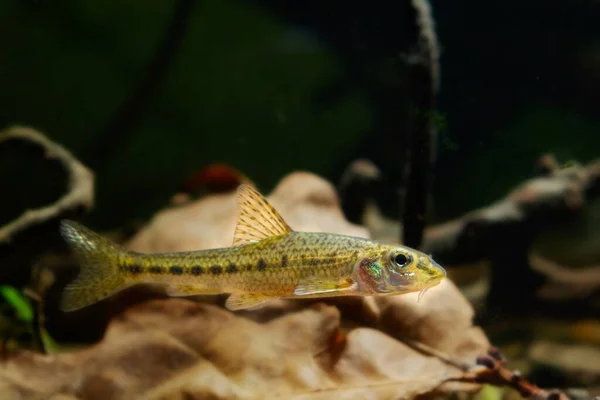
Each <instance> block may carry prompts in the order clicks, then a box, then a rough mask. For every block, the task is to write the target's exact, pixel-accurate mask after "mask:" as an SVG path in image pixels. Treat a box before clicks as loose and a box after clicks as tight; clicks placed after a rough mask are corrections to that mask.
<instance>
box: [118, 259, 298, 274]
mask: <svg viewBox="0 0 600 400" xmlns="http://www.w3.org/2000/svg"><path fill="white" fill-rule="evenodd" d="M287 266H288V257H287V256H286V255H284V256H283V257H282V258H281V267H282V268H287ZM243 269H244V270H245V271H246V272H250V271H252V270H253V266H252V265H246V266H245V267H243ZM265 269H267V262H266V261H265V260H264V259H263V258H259V259H258V261H257V262H256V270H257V271H259V272H262V271H264V270H265ZM119 270H120V271H121V272H124V273H129V274H133V275H138V274H141V273H144V272H147V273H150V274H157V275H160V274H171V275H183V274H184V273H186V272H187V273H189V274H191V275H202V274H204V273H205V272H208V273H210V274H212V275H221V274H223V272H225V273H228V274H235V273H238V272H240V268H238V266H237V265H236V264H234V263H229V265H227V267H226V268H223V267H222V266H220V265H211V266H210V267H208V268H203V267H201V266H199V265H194V266H193V267H191V268H183V267H181V266H178V265H172V266H170V267H168V268H165V267H160V266H151V267H148V268H147V269H145V268H144V267H143V266H141V265H138V264H129V265H121V267H120V268H119Z"/></svg>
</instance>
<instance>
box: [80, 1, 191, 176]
mask: <svg viewBox="0 0 600 400" xmlns="http://www.w3.org/2000/svg"><path fill="white" fill-rule="evenodd" d="M197 2H198V1H197V0H178V1H177V2H176V3H175V6H174V10H173V15H172V17H171V21H170V23H169V25H168V26H167V28H166V30H165V34H164V36H163V39H162V42H161V43H160V44H159V45H158V47H157V49H156V51H155V53H154V55H153V56H152V58H151V59H150V61H149V62H148V66H147V67H146V70H145V72H144V73H142V77H141V79H140V81H139V82H138V84H137V85H136V86H135V88H134V89H133V91H132V92H131V94H130V95H129V97H128V98H126V99H125V101H124V102H123V103H122V104H121V106H120V107H119V109H118V110H117V112H116V114H115V115H114V117H113V118H112V120H110V121H109V122H108V124H107V125H106V127H105V128H104V129H103V132H101V133H100V134H99V135H98V136H97V137H98V140H97V141H93V142H92V143H91V145H90V146H89V147H88V149H87V151H86V152H85V153H84V156H83V159H84V160H86V163H87V164H88V165H90V166H91V167H92V168H93V169H97V168H98V167H99V165H101V164H102V163H103V162H104V161H105V160H107V159H109V158H110V157H111V155H112V152H113V151H114V150H115V149H118V148H119V147H121V145H122V144H123V143H124V142H125V141H126V139H127V135H126V134H127V133H131V132H133V131H134V129H135V126H136V124H138V123H139V121H140V120H141V118H142V116H143V114H144V112H145V111H146V109H147V108H148V106H149V105H150V104H151V103H152V101H153V99H154V98H155V96H156V94H157V92H158V91H159V89H160V87H161V86H162V84H163V82H164V81H165V79H166V77H167V76H168V73H169V71H170V69H171V66H172V65H173V62H174V60H175V56H176V54H177V52H178V51H179V49H180V48H181V44H182V42H183V39H184V37H185V35H186V33H187V30H188V27H189V21H190V19H191V16H192V10H193V8H194V6H195V5H196V4H197Z"/></svg>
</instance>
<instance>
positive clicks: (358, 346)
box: [0, 299, 461, 399]
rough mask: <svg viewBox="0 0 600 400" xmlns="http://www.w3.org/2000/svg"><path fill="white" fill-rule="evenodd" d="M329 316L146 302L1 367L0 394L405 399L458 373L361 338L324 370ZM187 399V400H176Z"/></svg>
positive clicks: (321, 310) (331, 310)
mask: <svg viewBox="0 0 600 400" xmlns="http://www.w3.org/2000/svg"><path fill="white" fill-rule="evenodd" d="M339 329H340V314H339V311H338V310H337V309H336V308H335V307H332V306H325V305H322V304H321V305H314V306H313V307H308V308H306V309H304V310H302V311H297V312H294V313H289V314H287V315H284V316H282V317H280V318H277V319H274V320H272V321H271V322H269V323H266V324H259V323H256V322H254V321H251V320H248V319H246V318H243V317H240V316H236V315H234V314H232V313H230V312H228V311H226V310H223V309H220V308H218V307H215V306H211V305H203V304H197V303H194V302H191V301H187V300H182V299H169V300H155V301H150V302H148V303H145V304H142V305H138V306H136V307H134V308H131V309H129V310H128V311H126V312H125V313H124V314H123V315H122V316H120V317H119V318H116V319H115V320H113V322H112V323H111V325H110V327H109V329H108V331H107V333H106V335H105V337H104V339H103V340H102V341H101V342H100V343H98V344H97V345H95V346H92V347H90V348H87V349H83V350H78V351H74V352H71V353H62V354H58V355H52V356H42V355H39V354H34V353H30V352H24V353H22V354H20V355H19V356H17V357H14V358H12V359H10V360H9V361H6V362H5V363H4V364H3V368H2V373H1V375H0V384H3V385H4V386H5V387H6V390H7V391H6V392H4V393H26V396H32V395H33V397H32V398H35V396H40V398H41V397H44V396H50V395H56V394H61V395H66V396H78V397H81V398H85V399H128V398H134V397H135V398H139V396H140V395H142V394H143V396H144V398H149V399H161V398H232V399H238V398H239V399H248V398H264V397H265V396H268V397H269V398H276V397H284V398H331V397H330V396H333V395H334V394H335V398H357V397H361V398H362V397H364V396H368V397H373V396H376V398H394V399H396V398H413V397H414V396H416V395H419V394H422V393H426V392H428V391H431V390H432V389H435V388H436V387H437V386H439V384H440V383H441V382H443V381H444V380H446V379H448V378H456V377H458V376H460V375H461V371H460V370H458V369H456V368H454V367H452V366H450V365H447V364H445V363H444V362H442V361H440V360H439V359H436V358H435V357H426V356H424V355H423V354H421V353H420V352H418V351H416V350H414V349H412V348H411V347H409V346H407V345H405V344H403V343H402V342H399V341H397V340H395V339H394V338H392V337H390V336H388V335H386V334H384V333H382V332H380V331H377V330H375V329H371V328H359V329H355V330H353V331H352V332H350V334H349V335H348V337H347V339H346V346H345V348H344V349H343V351H342V353H341V355H340V356H339V359H338V360H337V362H335V363H334V364H333V365H332V364H331V363H330V362H329V360H328V357H329V356H331V352H330V350H329V346H330V343H331V338H332V336H334V335H336V334H337V332H338V331H339ZM185 396H188V397H185Z"/></svg>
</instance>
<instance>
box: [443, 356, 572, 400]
mask: <svg viewBox="0 0 600 400" xmlns="http://www.w3.org/2000/svg"><path fill="white" fill-rule="evenodd" d="M477 364H478V365H480V366H482V367H483V368H479V369H477V370H476V371H473V372H469V373H467V374H465V375H464V376H462V377H461V378H458V379H450V380H458V381H460V382H473V383H489V384H492V385H496V386H507V387H512V388H513V389H515V390H517V391H518V392H519V394H520V395H521V396H523V397H524V398H526V399H535V400H568V399H569V398H568V397H567V395H566V394H564V393H563V392H561V391H559V390H545V389H542V388H540V387H538V386H536V385H534V384H533V383H531V382H529V381H528V380H527V379H525V378H523V377H522V376H521V375H520V374H519V373H518V372H515V371H511V370H509V369H508V368H506V366H505V359H504V357H502V355H501V354H500V352H499V351H498V350H497V349H496V348H495V347H491V348H490V350H489V351H488V354H486V355H483V356H480V357H478V359H477Z"/></svg>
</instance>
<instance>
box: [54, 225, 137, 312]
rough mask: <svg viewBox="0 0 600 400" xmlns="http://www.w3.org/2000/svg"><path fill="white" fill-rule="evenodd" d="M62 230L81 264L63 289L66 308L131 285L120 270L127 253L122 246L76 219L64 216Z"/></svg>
mask: <svg viewBox="0 0 600 400" xmlns="http://www.w3.org/2000/svg"><path fill="white" fill-rule="evenodd" d="M60 233H61V235H62V237H63V238H64V240H65V241H66V242H67V243H68V245H69V247H70V248H71V249H72V250H73V252H74V254H75V257H76V260H77V261H78V263H79V268H80V269H79V274H78V275H77V277H76V278H75V279H74V280H73V281H72V282H70V283H69V284H67V286H66V287H65V289H64V292H63V295H62V298H61V300H60V308H61V309H62V310H63V311H74V310H77V309H80V308H83V307H86V306H88V305H90V304H93V303H96V302H98V301H100V300H102V299H104V298H106V297H108V296H110V295H111V294H114V293H116V292H118V291H120V290H122V289H124V288H125V287H127V286H128V285H127V283H126V282H125V278H124V276H123V274H121V273H120V271H119V264H120V260H121V259H122V258H124V257H127V252H126V251H125V250H123V249H122V248H121V247H120V246H118V245H117V244H116V243H113V242H111V241H110V240H108V239H105V238H103V237H102V236H100V235H98V234H97V233H95V232H92V231H91V230H89V229H88V228H86V227H84V226H83V225H81V224H78V223H77V222H74V221H69V220H63V221H62V222H61V225H60Z"/></svg>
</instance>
